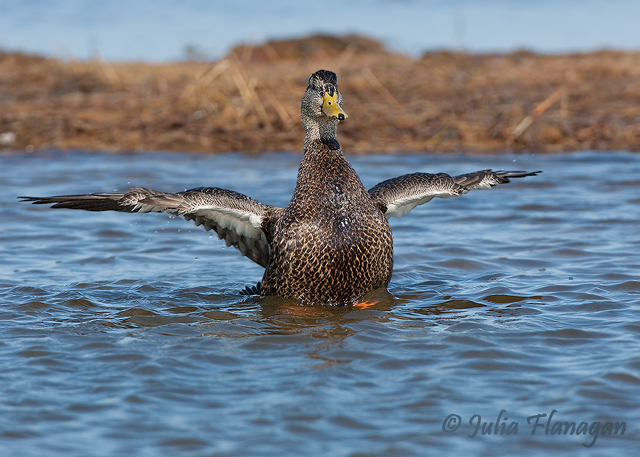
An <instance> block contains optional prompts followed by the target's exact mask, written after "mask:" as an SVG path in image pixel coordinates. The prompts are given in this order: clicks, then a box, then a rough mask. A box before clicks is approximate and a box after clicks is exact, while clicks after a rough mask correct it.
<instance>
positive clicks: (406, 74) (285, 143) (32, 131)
mask: <svg viewBox="0 0 640 457" xmlns="http://www.w3.org/2000/svg"><path fill="white" fill-rule="evenodd" d="M320 68H325V69H330V70H333V71H335V72H336V73H337V74H338V81H339V84H340V89H341V91H342V93H343V96H344V100H345V102H344V109H345V111H346V112H347V113H348V114H349V119H348V120H347V121H345V122H344V123H343V124H341V126H340V128H339V140H340V142H341V144H342V146H343V148H344V149H345V150H346V151H348V152H350V153H381V152H386V153H388V152H403V151H442V152H446V151H474V152H482V151H501V150H508V149H515V150H531V151H570V150H586V149H596V150H631V151H640V53H632V52H613V51H603V52H596V53H587V54H574V55H537V54H533V53H529V52H516V53H512V54H505V55H473V54H465V53H448V52H434V53H427V54H425V55H423V56H422V57H421V58H420V59H411V58H409V57H406V56H403V55H399V54H394V53H390V52H388V51H386V50H385V49H384V48H383V47H382V46H381V45H380V44H379V43H377V42H375V41H373V40H370V39H367V38H363V37H358V36H346V37H341V38H337V37H326V36H312V37H308V38H304V39H300V40H286V41H276V42H269V43H265V44H264V45H262V46H258V47H251V46H240V47H238V48H236V49H234V50H233V51H232V52H230V54H229V55H227V56H226V57H224V58H223V59H220V60H218V61H215V62H175V63H165V64H150V63H113V62H106V61H101V60H93V61H82V62H81V61H60V60H54V59H47V58H42V57H38V56H30V55H23V54H18V53H1V52H0V143H1V144H0V148H2V147H4V148H7V149H15V150H24V149H27V150H31V149H84V150H107V151H122V150H167V151H200V152H226V151H299V150H301V148H302V138H303V131H302V126H301V123H300V118H299V107H300V99H301V97H302V94H303V92H304V90H305V87H306V83H307V79H308V77H309V75H310V74H311V73H312V72H314V71H316V70H318V69H320Z"/></svg>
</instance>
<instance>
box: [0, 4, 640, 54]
mask: <svg viewBox="0 0 640 457" xmlns="http://www.w3.org/2000/svg"><path fill="white" fill-rule="evenodd" d="M639 15H640V3H639V2H637V1H636V0H606V1H603V0H553V1H552V0H543V1H536V2H523V1H518V0H488V1H487V0H484V1H476V0H446V1H445V0H428V1H425V0H423V1H406V0H405V1H398V0H377V1H369V0H352V1H349V2H333V3H330V4H329V3H327V4H326V5H322V4H319V3H318V2H312V1H292V0H271V1H270V2H262V1H257V0H236V1H233V2H228V1H222V0H207V1H203V0H182V1H180V2H175V1H171V0H136V1H130V0H111V1H109V2H95V1H86V0H57V1H55V2H46V1H42V0H20V1H15V0H0V49H2V48H4V49H12V50H14V49H18V50H23V51H26V52H31V53H33V52H35V53H44V54H46V55H49V56H56V57H63V58H69V57H71V58H94V57H96V56H100V57H102V58H106V59H109V60H135V59H141V60H146V61H149V60H153V61H158V60H169V59H180V58H184V57H185V55H186V54H187V53H186V50H187V47H189V49H191V51H196V52H195V54H201V55H203V56H206V57H208V58H219V57H220V56H222V55H224V54H226V53H227V52H228V51H229V49H230V48H231V47H232V46H234V45H237V44H239V43H247V42H261V41H264V40H267V39H282V38H291V37H299V36H303V35H308V34H311V33H318V32H321V33H330V34H338V35H344V34H346V33H354V32H355V33H359V34H365V35H367V36H371V37H374V38H376V39H378V40H381V41H383V42H384V43H385V44H386V45H388V46H389V47H390V48H391V49H393V50H395V51H400V52H403V53H406V54H409V55H412V56H419V55H420V54H421V53H423V52H424V51H425V50H433V49H465V50H468V51H471V52H495V51H500V52H505V51H513V50H515V49H518V48H522V47H524V48H527V49H532V50H535V51H538V52H554V53H557V52H585V51H593V50H598V49H601V48H604V47H614V48H622V49H629V50H631V49H638V48H639V47H640V34H638V33H637V18H638V16H639Z"/></svg>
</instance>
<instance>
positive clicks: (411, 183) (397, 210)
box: [369, 170, 541, 219]
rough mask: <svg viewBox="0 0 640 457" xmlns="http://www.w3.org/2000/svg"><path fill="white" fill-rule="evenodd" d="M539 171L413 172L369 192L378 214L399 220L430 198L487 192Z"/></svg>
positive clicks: (390, 180)
mask: <svg viewBox="0 0 640 457" xmlns="http://www.w3.org/2000/svg"><path fill="white" fill-rule="evenodd" d="M537 173H541V172H540V171H535V172H526V171H504V170H501V171H492V170H481V171H476V172H473V173H467V174H464V175H459V176H450V175H448V174H446V173H437V174H430V173H412V174H408V175H402V176H398V177H397V178H392V179H388V180H386V181H383V182H381V183H379V184H377V185H375V186H374V187H372V188H371V189H370V190H369V195H371V198H372V199H373V200H374V201H375V202H376V204H377V205H378V208H380V211H382V212H383V214H384V215H385V216H386V217H387V219H388V218H390V217H391V216H396V217H402V216H404V215H405V214H407V213H408V212H409V211H411V210H412V209H413V208H415V207H416V206H418V205H422V204H423V203H427V202H428V201H431V200H432V199H433V198H435V197H438V198H449V197H457V196H460V195H463V194H466V193H467V192H469V191H470V190H474V189H490V188H491V187H493V186H495V185H496V184H504V183H508V182H509V178H523V177H525V176H535V175H536V174H537Z"/></svg>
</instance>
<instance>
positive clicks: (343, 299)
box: [21, 70, 540, 305]
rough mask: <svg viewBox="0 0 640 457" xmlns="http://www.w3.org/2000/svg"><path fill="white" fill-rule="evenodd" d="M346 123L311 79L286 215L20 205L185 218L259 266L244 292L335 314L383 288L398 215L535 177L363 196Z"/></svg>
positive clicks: (185, 201) (267, 209)
mask: <svg viewBox="0 0 640 457" xmlns="http://www.w3.org/2000/svg"><path fill="white" fill-rule="evenodd" d="M347 118H348V116H347V113H346V112H345V111H344V109H343V99H342V94H341V93H340V91H339V90H338V80H337V76H336V74H335V73H334V72H332V71H328V70H319V71H316V72H315V73H313V74H312V75H311V77H310V78H309V82H308V85H307V88H306V91H305V93H304V95H303V97H302V104H301V119H302V124H303V127H304V131H305V138H304V156H303V158H302V161H301V163H300V166H299V169H298V176H297V182H296V187H295V190H294V192H293V196H292V198H291V201H290V202H289V204H288V205H287V206H286V207H284V208H282V207H276V206H271V205H265V204H262V203H260V202H259V201H257V200H255V199H253V198H251V197H248V196H246V195H243V194H240V193H238V192H234V191H232V190H227V189H221V188H217V187H198V188H194V189H190V190H186V191H184V192H178V193H169V192H161V191H156V190H152V189H146V188H131V189H129V190H128V191H126V192H106V193H105V192H103V193H91V194H80V195H62V196H50V197H21V198H22V201H26V202H32V203H34V204H49V205H52V208H67V209H76V210H85V211H119V212H126V213H153V212H162V213H168V214H170V215H174V216H182V217H184V218H185V219H186V220H191V221H194V222H195V224H196V225H197V226H203V227H204V229H205V230H213V231H214V232H215V233H216V234H217V235H218V237H219V238H220V239H223V240H224V241H225V242H226V244H227V246H233V247H234V248H236V249H237V250H238V251H239V252H240V254H242V255H243V256H246V257H247V258H249V259H250V260H252V261H253V262H255V263H257V264H258V265H260V266H262V267H264V269H265V271H264V275H263V278H262V281H260V282H259V283H258V286H256V287H254V288H247V290H248V291H250V292H253V293H255V294H259V295H261V296H278V297H283V298H285V299H290V300H294V301H295V302H296V303H300V304H304V305H316V304H329V305H339V304H355V303H356V302H358V300H359V299H361V298H362V297H363V296H364V295H365V294H367V293H368V292H370V291H373V290H376V289H379V288H384V289H386V288H387V286H388V285H389V282H390V280H391V275H392V272H393V235H392V231H391V227H390V225H389V218H390V217H392V216H396V217H401V216H404V215H406V214H407V213H409V212H410V211H411V210H412V209H413V208H415V207H416V206H418V205H422V204H424V203H427V202H428V201H430V200H432V199H433V198H436V197H437V198H449V197H456V196H460V195H463V194H466V193H467V192H469V191H471V190H476V189H489V188H491V187H493V186H495V185H497V184H504V183H508V182H509V180H510V179H512V178H523V177H526V176H535V175H536V174H537V173H540V172H539V171H536V172H526V171H504V170H501V171H492V170H490V169H489V170H481V171H476V172H473V173H467V174H463V175H459V176H451V175H449V174H446V173H435V174H431V173H412V174H406V175H402V176H398V177H395V178H391V179H388V180H386V181H383V182H381V183H379V184H377V185H375V186H374V187H372V188H371V189H369V190H367V189H366V188H365V187H364V185H363V184H362V182H361V181H360V178H359V177H358V174H357V173H356V171H355V170H354V169H353V167H352V166H351V165H350V164H349V162H348V161H347V159H346V158H345V154H344V152H343V150H342V148H341V147H340V144H339V143H338V140H337V127H338V124H339V123H340V122H343V121H345V120H346V119H347Z"/></svg>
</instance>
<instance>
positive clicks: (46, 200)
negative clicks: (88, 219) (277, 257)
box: [21, 187, 281, 267]
mask: <svg viewBox="0 0 640 457" xmlns="http://www.w3.org/2000/svg"><path fill="white" fill-rule="evenodd" d="M21 198H22V199H23V201H28V202H33V203H34V204H52V205H53V206H52V208H68V209H81V210H85V211H120V212H129V213H150V212H163V213H168V214H172V215H174V216H183V217H184V218H185V219H187V220H192V221H194V222H195V224H196V225H202V226H203V227H204V229H205V230H213V231H215V232H216V233H217V235H218V238H220V239H224V240H225V242H226V243H227V246H233V247H235V248H236V249H238V250H239V251H240V253H241V254H242V255H244V256H246V257H248V258H250V259H251V260H253V261H254V262H256V263H257V264H259V265H261V266H263V267H266V265H267V264H268V262H269V255H270V251H269V243H268V241H267V236H268V235H269V234H268V233H265V229H264V227H267V226H269V225H270V224H267V223H266V222H267V221H266V219H267V218H272V217H276V216H277V214H278V212H279V211H281V208H277V207H274V206H269V205H263V204H262V203H260V202H258V201H257V200H254V199H253V198H250V197H247V196H246V195H243V194H240V193H238V192H233V191H230V190H226V189H219V188H217V187H199V188H196V189H190V190H187V191H185V192H179V193H167V192H159V191H156V190H152V189H143V188H133V189H130V190H129V191H128V192H112V193H96V194H85V195H61V196H54V197H21Z"/></svg>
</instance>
